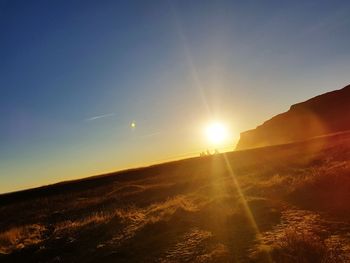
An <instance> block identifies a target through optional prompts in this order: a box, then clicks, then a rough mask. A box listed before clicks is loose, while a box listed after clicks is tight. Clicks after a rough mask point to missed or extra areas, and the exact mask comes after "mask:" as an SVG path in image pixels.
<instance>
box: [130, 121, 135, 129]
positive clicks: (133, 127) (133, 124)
mask: <svg viewBox="0 0 350 263" xmlns="http://www.w3.org/2000/svg"><path fill="white" fill-rule="evenodd" d="M130 127H131V129H135V128H136V122H135V121H132V122H131V123H130Z"/></svg>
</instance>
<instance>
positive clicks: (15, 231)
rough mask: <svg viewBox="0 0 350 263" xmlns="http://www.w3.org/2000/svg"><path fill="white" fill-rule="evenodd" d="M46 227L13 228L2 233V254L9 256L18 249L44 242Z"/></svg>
mask: <svg viewBox="0 0 350 263" xmlns="http://www.w3.org/2000/svg"><path fill="white" fill-rule="evenodd" d="M44 231H45V227H44V226H42V225H38V224H34V225H28V226H20V227H14V228H11V229H9V230H7V231H5V232H3V233H0V253H4V254H8V253H11V252H12V251H14V250H16V249H21V248H24V247H26V246H30V245H35V244H38V243H39V242H41V241H42V240H43V238H42V236H43V233H44Z"/></svg>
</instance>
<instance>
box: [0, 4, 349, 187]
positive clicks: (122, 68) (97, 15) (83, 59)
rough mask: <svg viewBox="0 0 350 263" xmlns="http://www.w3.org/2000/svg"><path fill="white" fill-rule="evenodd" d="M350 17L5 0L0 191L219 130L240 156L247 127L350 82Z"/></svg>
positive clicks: (326, 12) (157, 151) (191, 151)
mask: <svg viewBox="0 0 350 263" xmlns="http://www.w3.org/2000/svg"><path fill="white" fill-rule="evenodd" d="M349 12H350V2H349V1H283V0H282V1H281V0H279V1H259V0H257V1H250V0H247V1H224V0H218V1H204V0H201V1H171V0H168V1H166V0H160V1H156V0H151V1H130V0H129V1H97V0H96V1H88V0H84V1H78V0H76V1H64V0H63V1H17V0H9V1H6V0H5V1H4V0H0V116H1V117H0V193H3V192H10V191H15V190H20V189H25V188H29V187H35V186H40V185H46V184H50V183H54V182H59V181H63V180H70V179H76V178H81V177H85V176H91V175H95V174H100V173H105V172H111V171H116V170H121V169H126V168H131V167H139V166H145V165H150V164H153V163H158V162H162V161H166V160H170V159H176V158H183V157H186V156H191V155H199V152H200V151H203V150H205V149H212V148H213V145H210V144H209V143H208V141H207V140H206V139H205V138H204V136H203V127H204V126H205V125H206V123H209V122H212V121H219V122H222V123H225V125H226V126H227V127H228V129H229V134H230V136H229V139H228V140H227V141H226V142H225V143H226V144H225V145H224V146H225V147H226V148H227V149H234V145H235V144H236V143H237V140H238V139H239V133H240V132H242V131H244V130H247V129H252V128H255V127H256V126H257V125H259V124H261V123H262V122H263V121H265V120H267V119H269V118H271V117H272V116H274V115H275V114H278V113H280V112H284V111H286V110H288V108H289V107H290V105H292V104H294V103H297V102H301V101H304V100H306V99H308V98H310V97H313V96H315V95H319V94H322V93H324V92H327V91H331V90H335V89H340V88H342V87H344V86H346V85H347V84H349V83H350V74H349V72H350V52H349V46H350V32H349V31H350V16H349ZM132 123H134V124H135V127H131V124H132ZM222 147H223V146H222Z"/></svg>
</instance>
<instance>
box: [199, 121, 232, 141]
mask: <svg viewBox="0 0 350 263" xmlns="http://www.w3.org/2000/svg"><path fill="white" fill-rule="evenodd" d="M204 131H205V135H206V138H207V140H208V141H209V142H210V143H211V144H213V145H220V144H222V143H224V142H225V141H226V140H227V139H228V129H227V127H226V126H225V125H224V124H223V123H221V122H211V123H209V124H208V125H207V126H206V127H205V130H204Z"/></svg>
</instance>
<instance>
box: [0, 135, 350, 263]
mask: <svg viewBox="0 0 350 263" xmlns="http://www.w3.org/2000/svg"><path fill="white" fill-rule="evenodd" d="M0 262H324V263H326V262H327V263H328V262H350V133H342V134H335V135H332V136H327V137H322V138H317V139H313V140H309V141H305V142H301V143H294V144H286V145H280V146H271V147H266V148H260V149H253V150H246V151H237V152H230V153H225V154H217V155H213V156H206V157H198V158H192V159H186V160H181V161H176V162H171V163H165V164H160V165H156V166H151V167H146V168H140V169H135V170H129V171H123V172H119V173H115V174H108V175H102V176H97V177H93V178H88V179H84V180H79V181H73V182H64V183H60V184H56V185H52V186H48V187H42V188H38V189H32V190H27V191H23V192H18V193H12V194H7V195H0Z"/></svg>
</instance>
